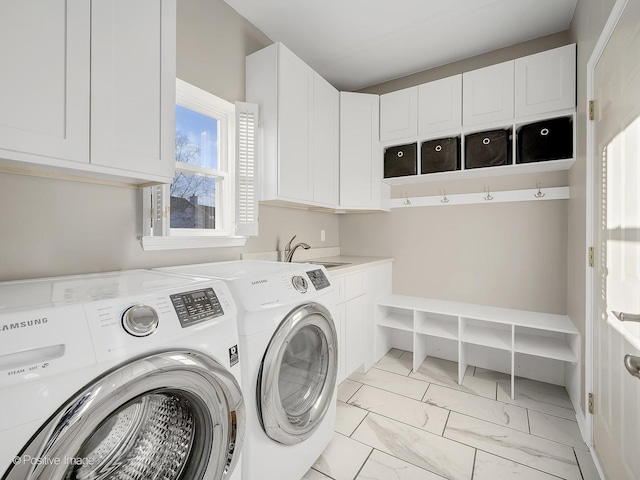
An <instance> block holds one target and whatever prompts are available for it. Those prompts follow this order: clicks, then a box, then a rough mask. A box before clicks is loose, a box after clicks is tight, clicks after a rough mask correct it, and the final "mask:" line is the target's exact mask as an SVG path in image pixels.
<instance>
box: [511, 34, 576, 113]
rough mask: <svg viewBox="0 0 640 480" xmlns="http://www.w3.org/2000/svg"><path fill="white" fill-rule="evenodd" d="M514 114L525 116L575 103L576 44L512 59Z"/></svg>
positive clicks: (566, 107)
mask: <svg viewBox="0 0 640 480" xmlns="http://www.w3.org/2000/svg"><path fill="white" fill-rule="evenodd" d="M515 84H516V87H515V115H516V117H526V116H529V115H537V114H543V113H549V112H554V111H557V110H563V109H570V108H573V107H575V104H576V45H575V44H571V45H566V46H564V47H560V48H554V49H553V50H548V51H546V52H541V53H537V54H535V55H529V56H527V57H523V58H519V59H517V60H516V61H515Z"/></svg>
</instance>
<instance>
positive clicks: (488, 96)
mask: <svg viewBox="0 0 640 480" xmlns="http://www.w3.org/2000/svg"><path fill="white" fill-rule="evenodd" d="M513 92H514V62H513V61H509V62H504V63H499V64H497V65H491V66H490V67H485V68H481V69H479V70H473V71H471V72H466V73H464V74H463V76H462V99H463V101H462V112H463V117H462V118H463V124H464V126H465V127H470V126H476V125H484V124H492V123H499V122H501V121H507V122H511V121H512V120H513V113H514V109H513V103H514V102H513Z"/></svg>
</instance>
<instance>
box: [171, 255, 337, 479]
mask: <svg viewBox="0 0 640 480" xmlns="http://www.w3.org/2000/svg"><path fill="white" fill-rule="evenodd" d="M167 270H168V271H171V272H180V273H184V274H190V275H199V276H210V277H212V278H219V279H224V280H225V281H226V282H227V284H228V286H229V288H230V289H231V292H232V294H233V296H234V299H235V301H236V304H237V306H238V333H239V336H240V355H241V357H242V382H243V383H242V389H243V392H244V394H245V399H246V403H247V433H246V436H245V443H244V448H243V461H242V477H243V479H244V480H267V479H268V480H272V479H273V480H300V479H301V478H302V477H303V475H304V474H305V473H306V472H307V470H308V469H309V468H310V467H311V466H312V465H313V464H314V463H315V461H316V460H317V458H318V457H319V456H320V455H321V454H322V452H323V451H324V449H325V448H326V446H327V444H328V443H329V441H330V440H331V437H332V436H333V432H334V427H335V413H336V378H337V351H338V350H337V334H336V329H335V326H334V322H333V317H334V312H335V297H334V295H335V293H334V289H333V286H332V285H331V282H330V280H329V277H328V275H327V273H326V270H325V269H324V267H321V266H317V265H310V264H293V263H282V262H262V261H246V260H245V261H236V262H221V263H212V264H201V265H186V266H182V267H175V268H170V269H167Z"/></svg>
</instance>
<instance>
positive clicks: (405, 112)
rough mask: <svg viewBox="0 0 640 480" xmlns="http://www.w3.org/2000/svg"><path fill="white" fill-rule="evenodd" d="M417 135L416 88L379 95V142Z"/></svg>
mask: <svg viewBox="0 0 640 480" xmlns="http://www.w3.org/2000/svg"><path fill="white" fill-rule="evenodd" d="M417 133H418V87H411V88H405V89H404V90H398V91H395V92H391V93H385V94H384V95H380V141H381V142H386V141H390V140H400V139H403V138H410V137H414V136H415V135H416V134H417Z"/></svg>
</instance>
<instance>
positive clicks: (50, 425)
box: [0, 270, 245, 480]
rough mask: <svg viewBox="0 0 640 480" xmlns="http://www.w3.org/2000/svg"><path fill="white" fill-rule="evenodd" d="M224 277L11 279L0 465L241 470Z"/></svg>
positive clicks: (77, 475) (38, 470) (21, 474)
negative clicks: (15, 280)
mask: <svg viewBox="0 0 640 480" xmlns="http://www.w3.org/2000/svg"><path fill="white" fill-rule="evenodd" d="M236 317H237V309H236V306H235V303H234V301H233V297H232V295H231V293H230V291H229V289H228V287H227V285H226V284H225V283H224V282H221V281H215V280H211V279H205V278H200V279H199V278H196V277H194V278H185V277H182V276H176V275H171V274H166V273H161V272H152V271H145V270H132V271H125V272H118V273H109V274H96V275H84V276H72V277H58V278H49V279H39V280H30V281H20V282H4V283H0V405H1V406H2V407H1V409H0V475H1V478H2V479H7V480H17V479H20V480H35V479H41V480H58V479H65V480H67V479H68V480H72V479H78V480H79V479H96V480H97V479H134V478H135V479H151V478H154V479H156V478H162V479H167V480H169V479H174V480H196V479H197V480H219V479H224V480H231V479H233V480H239V479H240V478H241V470H240V465H239V464H238V468H234V467H235V466H236V463H239V460H240V456H241V455H240V453H241V450H242V442H243V436H244V429H245V409H244V401H243V396H242V392H241V388H240V383H241V371H240V364H239V363H238V362H239V357H238V343H239V342H238V333H237V328H236Z"/></svg>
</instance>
